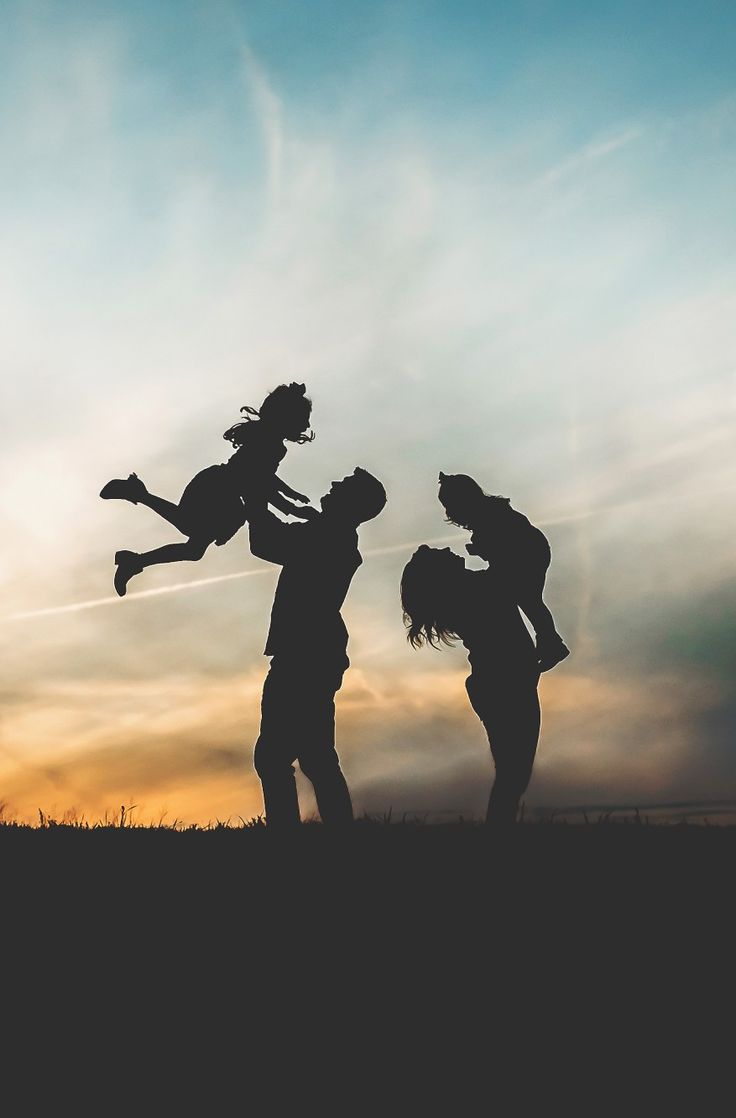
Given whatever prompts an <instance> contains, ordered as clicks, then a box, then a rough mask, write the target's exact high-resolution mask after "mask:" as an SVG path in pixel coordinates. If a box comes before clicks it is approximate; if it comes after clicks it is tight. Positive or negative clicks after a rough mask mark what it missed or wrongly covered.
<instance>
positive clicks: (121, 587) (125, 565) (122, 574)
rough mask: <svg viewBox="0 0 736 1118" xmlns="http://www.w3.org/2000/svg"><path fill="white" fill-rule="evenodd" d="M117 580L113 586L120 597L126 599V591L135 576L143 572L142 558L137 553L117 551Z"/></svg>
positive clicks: (115, 579)
mask: <svg viewBox="0 0 736 1118" xmlns="http://www.w3.org/2000/svg"><path fill="white" fill-rule="evenodd" d="M115 565H116V566H117V570H116V571H115V578H114V579H113V584H114V586H115V590H116V591H117V594H118V596H119V597H121V598H124V597H125V591H126V590H127V588H128V583H129V582H130V580H131V578H132V577H133V575H139V574H140V573H141V571H142V570H143V564H142V563H141V561H140V556H139V555H138V553H137V552H135V551H116V552H115Z"/></svg>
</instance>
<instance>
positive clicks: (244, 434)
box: [100, 383, 316, 597]
mask: <svg viewBox="0 0 736 1118" xmlns="http://www.w3.org/2000/svg"><path fill="white" fill-rule="evenodd" d="M305 392H306V388H305V385H303V384H294V383H292V384H280V385H279V386H278V388H274V390H273V392H269V394H268V396H266V399H265V400H264V401H263V403H262V404H261V407H260V409H258V410H256V408H250V407H244V408H241V409H240V410H241V412H245V413H246V417H245V419H244V420H243V421H242V422H240V423H236V424H235V426H234V427H230V428H229V429H228V430H227V431H226V432H225V434H224V435H223V436H222V437H223V438H224V439H227V440H228V442H231V443H232V444H233V446H234V447H236V451H235V454H233V455H232V456H231V457H230V458H229V459H228V461H227V462H225V463H224V464H222V465H219V466H208V467H207V468H206V469H204V470H201V471H200V472H199V473H198V474H197V475H196V476H195V477H194V478H192V480H191V481H190V482H189V484H188V485H187V486H186V488H185V490H184V492H183V493H182V495H181V498H180V500H179V503H178V504H174V503H173V502H171V501H166V500H164V499H163V498H162V497H156V496H155V495H154V494H153V493H149V492H148V490H147V489H146V487H145V485H144V484H143V482H142V481H141V479H140V478H139V477H138V476H137V475H136V474H130V476H129V477H127V478H125V479H120V478H116V479H114V480H113V481H108V483H107V485H105V486H103V488H102V490H101V491H100V496H101V497H103V498H104V499H105V500H110V499H111V498H116V499H118V500H123V501H131V502H132V503H133V504H134V505H145V506H146V507H147V508H149V509H152V510H153V511H154V512H155V513H158V515H159V516H161V517H163V519H164V520H167V521H168V522H169V524H173V526H174V527H175V528H176V529H178V531H179V532H181V533H182V535H184V536H186V537H187V540H186V542H185V543H171V544H166V545H165V546H164V547H157V548H156V549H155V550H154V551H146V552H144V553H143V554H138V552H135V551H118V552H116V553H115V564H116V566H117V570H116V572H115V579H114V584H115V589H116V591H117V593H118V594H119V595H120V597H122V596H123V595H124V594H125V591H126V588H127V585H128V582H129V581H130V579H131V578H132V577H133V575H137V574H140V572H141V571H142V570H143V569H144V568H145V567H150V566H153V565H154V564H156V563H177V562H180V561H181V560H183V559H191V560H197V559H201V558H202V556H203V555H204V553H205V551H206V550H207V548H208V547H209V546H210V544H211V543H215V544H217V546H218V547H220V546H222V544H224V543H227V542H228V540H230V539H232V537H233V536H234V535H235V533H236V532H237V531H238V529H239V528H242V526H243V524H245V522H246V520H247V518H248V501H249V499H251V500H255V501H259V502H262V501H263V500H264V498H265V500H266V501H267V502H268V504H271V505H273V506H274V507H275V508H277V509H279V511H280V512H283V513H287V514H289V515H291V516H298V517H300V518H301V519H302V520H309V518H310V517H311V516H314V515H316V510H315V509H313V508H311V507H309V508H303V509H301V508H299V507H298V506H297V505H294V504H292V501H291V500H289V499H288V498H292V500H294V501H301V502H303V503H304V504H306V503H307V502H308V500H309V498H308V497H305V496H304V495H303V494H301V493H297V492H295V490H293V489H292V488H291V487H290V486H288V485H287V484H286V482H285V481H282V479H281V478H280V477H278V476H277V474H276V470H277V468H278V465H279V463H280V462H281V460H282V458H283V457H284V456H285V454H286V447H285V446H284V441H287V442H292V443H306V442H311V441H312V439H313V438H314V432H313V431H311V432H310V430H309V421H310V416H311V412H312V402H311V400H310V399H309V398H308V397H307V396H306V395H305Z"/></svg>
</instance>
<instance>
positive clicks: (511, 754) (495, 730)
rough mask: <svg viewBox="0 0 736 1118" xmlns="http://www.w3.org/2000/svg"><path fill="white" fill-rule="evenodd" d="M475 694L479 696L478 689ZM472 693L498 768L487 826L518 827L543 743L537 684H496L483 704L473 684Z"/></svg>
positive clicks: (490, 800)
mask: <svg viewBox="0 0 736 1118" xmlns="http://www.w3.org/2000/svg"><path fill="white" fill-rule="evenodd" d="M471 680H472V677H471ZM475 690H476V693H477V687H476V689H475ZM468 693H469V694H470V696H471V702H472V703H473V708H474V710H475V711H476V714H478V716H479V717H480V719H481V721H482V722H483V725H484V727H485V730H486V733H487V734H488V741H489V743H490V746H491V754H492V755H493V761H494V764H495V766H496V778H495V780H494V782H493V787H492V788H491V795H490V798H489V801H488V811H487V814H486V822H487V823H489V824H491V825H493V826H504V825H508V824H510V823H515V822H516V816H517V814H518V811H519V802H520V800H521V797H522V796H523V795H524V792H525V791H526V789H527V787H528V785H529V781H530V779H531V775H532V768H533V766H534V757H535V755H536V752H537V744H538V742H539V730H540V725H541V712H540V707H539V696H538V694H537V688H536V680H532V681H524V683H523V684H516V685H514V684H509V683H508V682H507V681H503V682H501V681H499V680H496V681H494V683H493V686H492V687H491V688H489V689H488V691H487V692H486V693H485V694H484V695H483V697H482V700H481V701H479V697H476V702H473V687H472V684H471V683H470V681H469V686H468Z"/></svg>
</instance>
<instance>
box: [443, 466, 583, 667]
mask: <svg viewBox="0 0 736 1118" xmlns="http://www.w3.org/2000/svg"><path fill="white" fill-rule="evenodd" d="M439 499H440V503H441V504H442V505H443V506H444V509H445V512H446V514H447V518H448V520H449V521H450V522H451V523H452V524H457V525H458V527H460V528H467V529H469V530H470V531H471V532H472V533H473V534H472V536H471V539H470V543H469V544H468V546H467V551H468V552H469V553H470V554H471V555H481V556H482V557H483V558H484V559H487V560H488V561H489V562H490V564H491V566H492V568H493V570H494V571H496V572H497V573H499V574H501V575H502V577H504V578H505V579H506V580H507V581H508V584H509V585H510V586H511V588H512V589H513V592H514V595H515V600H516V602H517V604H518V605H519V606H520V607H521V609H522V610H523V612H524V613H525V614H526V616H527V617H528V618H529V620H530V622H531V624H532V626H533V627H534V631H535V634H536V638H537V655H538V659H539V667H540V669H541V671H547V670H548V669H549V668H553V667H554V666H555V664H559V662H560V660H564V659H565V657H566V656H569V655H570V649H569V648H568V647H567V645H566V644H565V642H564V641H563V639H562V637H561V636H560V634H559V633H558V632H557V629H556V628H555V623H554V620H553V618H552V614H551V613H550V611H549V609H548V608H547V606H546V605H545V603H544V601H543V599H542V593H543V591H544V581H545V578H546V576H547V569H548V567H549V565H550V561H551V559H552V552H551V551H550V546H549V542H548V540H547V537H546V536H545V535H544V533H543V532H541V531H540V530H539V528H536V527H535V526H534V525H533V524H532V523H531V522H530V521H529V520H528V519H527V517H526V516H524V515H523V514H522V513H520V512H517V510H516V509H513V508H512V507H511V501H510V499H509V498H508V497H493V496H490V495H489V494H487V493H484V492H483V490H482V489H481V487H480V486H479V485H478V483H477V482H476V481H474V480H473V478H472V477H468V476H467V474H443V473H440V490H439Z"/></svg>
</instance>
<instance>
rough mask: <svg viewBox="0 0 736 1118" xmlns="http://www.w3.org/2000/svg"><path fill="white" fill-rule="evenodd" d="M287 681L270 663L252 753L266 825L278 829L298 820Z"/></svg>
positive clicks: (289, 697) (291, 710) (291, 697)
mask: <svg viewBox="0 0 736 1118" xmlns="http://www.w3.org/2000/svg"><path fill="white" fill-rule="evenodd" d="M288 684H289V677H288V674H287V673H285V672H283V670H280V669H279V665H278V664H277V663H274V662H272V663H271V669H270V671H269V673H268V675H267V676H266V681H265V683H264V685H263V698H262V700H261V732H260V734H259V736H258V741H257V742H256V747H255V755H254V765H255V770H256V772H257V773H258V776H259V778H260V781H261V786H262V789H263V804H264V807H265V809H266V824H267V825H268V827H269V828H278V829H285V828H291V827H294V826H298V825H299V823H300V822H301V819H300V816H299V800H298V797H297V792H296V781H295V779H294V767H293V764H292V761H293V760H294V757H295V753H296V747H295V746H294V744H293V743H294V742H295V741H296V735H295V728H294V725H293V713H292V712H293V710H294V696H293V694H291V690H290V688H289V686H288Z"/></svg>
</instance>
